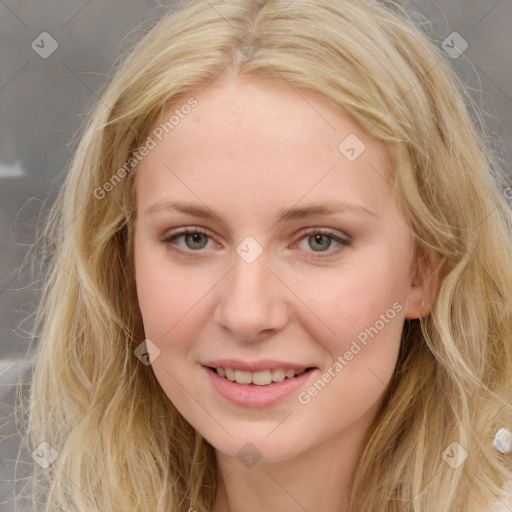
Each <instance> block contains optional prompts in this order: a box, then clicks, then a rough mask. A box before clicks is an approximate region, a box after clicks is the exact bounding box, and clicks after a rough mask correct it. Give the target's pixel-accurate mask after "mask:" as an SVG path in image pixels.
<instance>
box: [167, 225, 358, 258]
mask: <svg viewBox="0 0 512 512" xmlns="http://www.w3.org/2000/svg"><path fill="white" fill-rule="evenodd" d="M180 238H182V239H183V243H184V246H183V245H180V244H177V243H176V240H179V239H180ZM208 239H211V237H210V236H209V234H208V232H207V231H206V230H204V229H203V228H200V227H194V226H188V227H185V228H179V229H176V230H174V231H172V232H171V233H170V234H168V235H167V236H166V237H165V238H163V239H162V240H160V242H162V243H164V244H166V245H167V246H168V247H169V249H170V250H172V251H174V252H177V253H180V254H186V253H192V252H201V249H205V248H206V247H207V245H208ZM304 241H306V242H307V245H308V246H309V248H311V249H313V251H308V250H307V249H304V248H303V250H305V251H306V252H313V253H327V255H326V256H324V255H323V254H314V255H313V258H325V257H328V256H332V255H333V254H336V253H338V252H339V251H340V250H342V249H343V247H345V246H349V245H350V244H351V240H350V239H349V238H346V239H345V238H342V237H341V236H338V235H337V234H336V233H335V232H333V231H330V230H327V229H321V228H314V229H310V230H309V231H308V232H307V233H305V234H303V236H302V237H301V238H300V239H299V243H297V242H296V243H295V244H293V246H295V245H299V244H300V243H302V242H304ZM333 241H334V242H335V243H336V244H338V246H337V247H335V248H334V250H330V249H331V246H332V242H333ZM293 246H292V247H293ZM340 246H341V247H340Z"/></svg>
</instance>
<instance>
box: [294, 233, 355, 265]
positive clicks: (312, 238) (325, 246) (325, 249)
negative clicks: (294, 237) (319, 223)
mask: <svg viewBox="0 0 512 512" xmlns="http://www.w3.org/2000/svg"><path fill="white" fill-rule="evenodd" d="M304 241H305V242H306V243H307V246H308V247H309V248H311V249H313V253H327V255H326V256H324V255H323V254H314V255H313V257H314V258H325V257H327V256H332V255H333V254H336V253H338V252H339V251H341V250H343V247H344V246H349V245H350V244H351V240H350V239H349V238H342V237H341V236H338V235H337V234H336V233H335V232H333V231H330V230H326V229H321V228H314V229H312V230H310V231H308V232H307V233H305V236H303V237H302V238H301V239H300V241H299V244H298V245H300V243H301V242H304ZM333 241H334V242H335V243H336V244H338V245H337V247H335V248H334V250H330V249H331V246H332V242H333Z"/></svg>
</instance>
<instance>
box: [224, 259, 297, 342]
mask: <svg viewBox="0 0 512 512" xmlns="http://www.w3.org/2000/svg"><path fill="white" fill-rule="evenodd" d="M287 291H288V290H287V288H286V286H285V285H284V284H283V283H282V282H281V280H280V279H279V278H278V277H276V275H275V274H274V272H273V271H272V270H270V269H269V268H268V266H267V258H266V252H265V251H263V253H262V254H261V255H260V256H259V257H258V258H257V259H256V260H255V261H253V262H252V263H248V262H246V261H245V260H244V259H243V258H241V257H240V256H238V254H235V255H234V266H233V269H232V270H231V271H230V272H229V273H228V274H227V276H226V277H225V278H224V279H223V280H222V282H221V283H220V294H221V297H220V300H219V302H218V304H217V307H216V309H215V321H216V323H217V325H220V326H221V327H222V328H224V329H227V330H228V331H230V332H231V335H232V336H233V337H235V338H236V339H239V340H241V341H261V340H262V339H263V338H267V337H268V336H271V335H272V334H275V333H276V332H278V331H279V330H281V329H282V328H283V327H284V326H285V325H286V324H287V322H288V318H289V313H288V310H289V304H288V301H287V297H286V293H287ZM288 293H289V292H288Z"/></svg>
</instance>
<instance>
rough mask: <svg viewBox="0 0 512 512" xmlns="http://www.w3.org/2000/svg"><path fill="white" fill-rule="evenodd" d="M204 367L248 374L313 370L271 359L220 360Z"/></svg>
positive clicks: (307, 366) (208, 362)
mask: <svg viewBox="0 0 512 512" xmlns="http://www.w3.org/2000/svg"><path fill="white" fill-rule="evenodd" d="M202 365H203V366H208V367H210V368H232V369H233V370H242V371H246V372H258V371H262V370H275V369H276V368H284V369H285V370H288V369H291V370H302V369H306V368H313V366H311V365H308V364H300V363H291V362H288V361H275V360H271V359H262V360H260V361H240V360H238V359H220V360H218V361H207V362H205V363H202Z"/></svg>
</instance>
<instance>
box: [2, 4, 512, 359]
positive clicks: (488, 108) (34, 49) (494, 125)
mask: <svg viewBox="0 0 512 512" xmlns="http://www.w3.org/2000/svg"><path fill="white" fill-rule="evenodd" d="M169 1H172V0H168V2H169ZM248 1H249V0H248ZM168 2H167V3H165V2H157V1H150V0H139V1H135V0H123V1H121V0H111V1H109V2H108V3H107V2H106V1H103V2H100V1H98V0H96V1H93V0H68V1H67V2H55V1H54V0H46V1H45V2H35V1H26V0H25V1H22V0H0V251H1V260H0V315H1V316H0V359H5V358H23V357H24V356H25V355H26V351H27V347H28V339H27V331H29V330H30V328H31V326H32V321H33V312H34V307H35V305H36V304H37V300H38V292H37V289H33V288H30V284H31V283H32V282H33V281H34V279H35V278H36V276H37V260H36V261H34V266H33V268H31V266H30V265H25V266H24V267H22V269H21V270H20V266H21V265H22V263H23V261H24V258H25V256H26V255H27V251H28V249H29V247H30V245H31V244H32V243H33V241H34V235H35V228H36V224H37V222H38V219H39V218H40V217H41V218H42V217H44V213H45V212H46V210H47V207H48V205H49V204H51V201H52V198H53V197H54V196H55V190H56V189H57V187H58V185H59V184H60V183H61V181H62V176H63V173H64V171H65V169H66V165H67V164H68V163H69V158H70V153H71V150H72V145H71V139H72V136H73V134H74V133H75V132H76V131H77V129H78V128H79V126H80V124H81V122H82V121H83V119H84V117H85V115H86V113H87V111H88V109H90V107H91V105H92V104H93V102H94V101H95V100H96V93H97V92H98V91H99V89H100V88H101V87H102V85H103V84H104V82H105V80H106V78H107V75H108V73H109V71H110V70H111V67H112V65H113V64H114V62H115V61H116V60H117V59H118V58H119V57H120V56H121V55H122V54H123V52H124V51H125V50H126V49H127V48H130V47H131V46H132V45H133V43H134V42H135V41H137V40H139V39H140V38H141V37H142V35H143V33H144V27H143V25H142V24H143V22H144V21H145V20H148V19H149V20H150V19H155V18H158V17H159V16H161V15H162V12H163V11H162V7H161V6H163V7H164V8H165V6H166V5H169V3H168ZM403 4H404V6H405V7H406V8H407V9H408V10H409V12H410V13H411V14H412V15H413V18H414V19H415V21H417V23H418V24H420V26H421V28H422V30H423V31H424V32H425V33H427V34H428V35H429V36H430V37H431V39H433V40H434V41H435V42H436V44H437V45H438V46H440V47H441V48H443V43H442V41H443V40H445V39H446V38H447V37H448V36H449V35H450V34H452V33H453V32H457V33H458V34H460V36H461V37H462V38H463V39H464V40H465V41H467V44H468V48H467V49H466V50H465V51H464V53H463V54H462V55H460V56H458V57H457V58H453V54H452V56H449V55H448V54H447V60H449V61H450V63H451V64H452V65H453V67H454V69H455V70H456V71H457V73H458V74H459V76H460V77H461V78H462V80H463V82H464V83H465V84H467V85H468V87H469V88H470V89H471V91H472V94H473V97H474V99H475V100H476V101H477V103H478V104H479V105H481V107H482V109H483V110H484V112H485V113H486V115H485V120H486V123H487V127H488V129H489V130H490V131H491V132H492V133H493V134H494V135H493V137H494V146H495V151H496V152H497V154H498V156H499V157H500V158H501V159H502V160H503V164H502V166H503V168H504V169H505V170H506V171H507V173H508V174H509V176H510V175H511V174H512V173H511V169H510V162H511V161H512V158H511V157H512V50H511V48H512V31H511V22H512V0H444V1H439V2H435V1H433V0H414V2H413V1H410V0H408V1H405V2H404V3H403ZM207 8H210V7H209V6H208V3H207V2H206V0H205V9H207ZM451 37H452V41H453V37H458V36H451ZM448 41H449V44H450V45H451V46H454V43H453V42H452V43H450V39H448ZM458 41H460V39H459V40H456V41H455V43H456V44H455V47H456V48H459V47H460V43H459V42H458ZM56 45H58V46H57V47H56V49H54V48H55V46H56ZM445 45H446V43H445ZM448 48H449V47H446V49H448ZM52 50H54V51H53V53H51V51H52ZM448 51H450V50H448ZM50 53H51V54H50ZM452 53H453V50H452ZM45 201H46V202H45Z"/></svg>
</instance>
